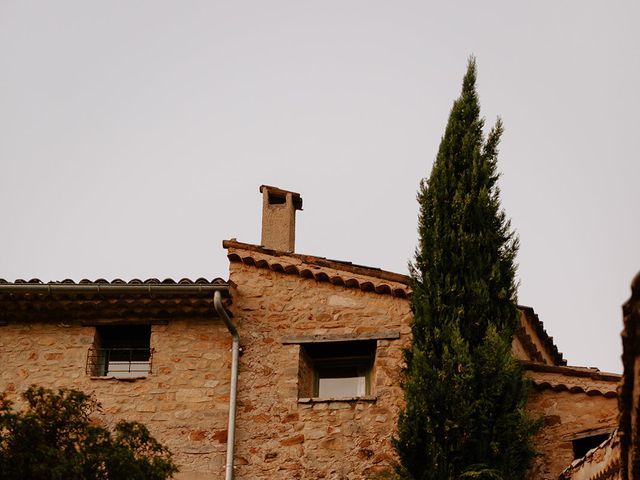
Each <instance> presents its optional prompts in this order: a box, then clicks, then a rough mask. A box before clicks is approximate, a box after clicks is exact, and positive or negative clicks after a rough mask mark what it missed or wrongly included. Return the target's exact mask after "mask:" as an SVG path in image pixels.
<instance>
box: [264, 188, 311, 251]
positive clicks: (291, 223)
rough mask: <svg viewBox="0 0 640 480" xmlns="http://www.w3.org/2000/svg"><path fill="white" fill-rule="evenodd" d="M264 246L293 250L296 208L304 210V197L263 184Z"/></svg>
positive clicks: (273, 248)
mask: <svg viewBox="0 0 640 480" xmlns="http://www.w3.org/2000/svg"><path fill="white" fill-rule="evenodd" d="M260 193H262V242H261V243H262V246H263V247H265V248H270V249H272V250H280V251H283V252H293V250H294V247H295V243H296V210H302V197H301V196H300V194H299V193H295V192H289V191H287V190H282V189H280V188H277V187H270V186H269V185H261V186H260Z"/></svg>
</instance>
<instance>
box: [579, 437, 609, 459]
mask: <svg viewBox="0 0 640 480" xmlns="http://www.w3.org/2000/svg"><path fill="white" fill-rule="evenodd" d="M607 438H609V434H608V433H601V434H599V435H592V436H590V437H583V438H577V439H575V440H572V441H571V444H572V445H573V459H574V460H575V459H577V458H582V457H584V456H585V455H586V454H587V452H588V451H589V450H591V449H592V448H595V447H597V446H598V445H600V444H601V443H602V442H604V441H605V440H606V439H607Z"/></svg>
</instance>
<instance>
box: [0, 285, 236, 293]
mask: <svg viewBox="0 0 640 480" xmlns="http://www.w3.org/2000/svg"><path fill="white" fill-rule="evenodd" d="M228 291H229V286H228V285H226V284H220V285H211V284H174V285H170V284H161V283H141V284H134V285H131V284H122V285H119V284H113V283H104V284H102V283H87V284H83V283H81V284H65V283H6V284H2V283H0V293H37V294H46V295H55V294H127V293H129V294H143V293H149V294H153V293H164V294H171V295H175V294H183V295H197V294H201V295H208V294H211V293H214V292H224V293H225V294H227V293H228Z"/></svg>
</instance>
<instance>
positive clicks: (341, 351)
mask: <svg viewBox="0 0 640 480" xmlns="http://www.w3.org/2000/svg"><path fill="white" fill-rule="evenodd" d="M375 354H376V341H375V340H373V341H371V340H366V341H363V340H361V341H345V342H321V343H309V344H303V345H301V346H300V367H299V368H300V369H299V375H298V377H299V378H298V381H299V396H300V397H301V398H303V397H319V398H340V397H364V396H367V395H370V394H371V377H372V371H373V364H374V359H375Z"/></svg>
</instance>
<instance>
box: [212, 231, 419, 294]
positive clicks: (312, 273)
mask: <svg viewBox="0 0 640 480" xmlns="http://www.w3.org/2000/svg"><path fill="white" fill-rule="evenodd" d="M222 246H223V247H224V248H226V249H228V250H229V253H228V254H227V257H228V258H229V261H231V262H240V263H243V264H245V265H249V266H254V267H257V268H265V269H270V270H273V271H274V272H280V273H284V274H288V275H298V276H300V277H302V278H310V279H311V278H312V279H314V280H316V281H318V282H328V283H331V284H333V285H337V286H343V287H346V288H359V289H360V290H362V291H363V292H375V293H378V294H381V295H392V296H394V297H400V298H408V297H409V296H410V294H411V289H410V287H409V282H410V278H409V277H408V276H407V275H401V274H399V273H393V272H387V271H385V270H381V269H379V268H373V267H365V266H362V265H355V264H353V263H351V262H342V261H337V260H329V259H327V258H324V257H316V256H312V255H301V254H298V253H287V252H282V251H278V250H271V249H267V248H264V247H261V246H258V245H251V244H247V243H241V242H237V241H235V240H225V241H224V242H222Z"/></svg>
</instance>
